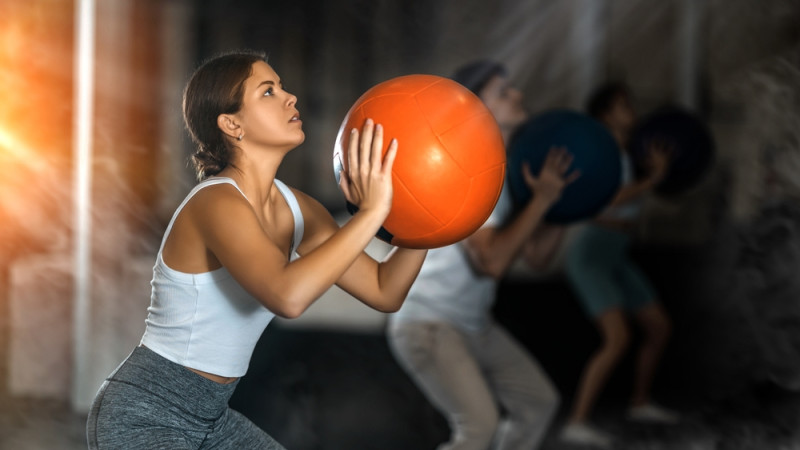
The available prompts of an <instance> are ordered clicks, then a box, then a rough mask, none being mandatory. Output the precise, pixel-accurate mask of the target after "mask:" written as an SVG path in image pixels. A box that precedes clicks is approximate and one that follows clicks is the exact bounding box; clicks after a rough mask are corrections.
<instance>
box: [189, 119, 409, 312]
mask: <svg viewBox="0 0 800 450" xmlns="http://www.w3.org/2000/svg"><path fill="white" fill-rule="evenodd" d="M373 132H374V134H373ZM373 137H374V139H373ZM382 146H383V131H382V128H381V127H380V126H377V127H373V124H372V121H367V124H366V125H365V126H364V128H363V134H362V136H361V137H359V133H358V132H357V131H355V130H353V132H352V134H351V138H350V144H349V146H348V158H349V161H350V162H351V164H350V166H349V169H348V172H347V173H346V174H343V176H342V177H341V178H342V179H343V180H344V181H343V190H344V191H345V196H346V197H347V198H348V200H349V201H351V202H352V203H353V204H356V205H358V206H359V211H358V212H357V213H356V214H355V215H353V217H352V219H351V220H350V221H349V222H348V223H346V224H345V225H344V226H343V227H342V228H341V229H339V230H337V231H336V232H335V233H333V234H331V235H330V236H329V237H328V238H327V239H325V240H324V242H321V243H320V244H319V245H318V246H317V247H316V248H314V249H313V250H311V251H309V252H308V253H307V254H305V255H304V256H303V258H299V259H297V260H295V261H292V262H289V261H287V257H286V254H285V253H284V251H283V250H281V247H280V246H279V245H278V244H277V243H276V242H277V241H276V238H275V237H273V236H269V235H268V233H267V232H265V231H264V227H263V226H262V224H261V222H259V220H258V218H257V216H256V214H255V212H254V211H253V208H252V207H251V206H250V204H249V203H248V202H247V201H246V200H245V199H244V198H243V197H242V196H241V195H239V194H238V193H237V192H235V190H234V189H233V188H232V187H231V188H230V189H204V191H208V192H205V193H203V191H201V192H200V193H198V195H197V196H196V197H198V201H200V202H202V203H201V205H202V207H198V208H193V209H194V210H195V211H198V212H200V216H199V217H195V218H194V223H196V224H197V226H198V228H199V229H200V233H201V235H202V237H203V241H204V242H205V244H206V246H207V248H208V250H209V251H210V252H211V253H212V254H213V255H214V256H215V257H216V258H217V259H218V260H219V262H220V263H221V264H222V265H223V266H224V267H226V268H227V269H228V271H229V272H230V273H231V275H232V276H233V277H234V278H235V279H236V280H237V281H238V282H239V283H240V284H241V285H242V287H243V288H244V289H245V290H247V291H248V292H249V293H251V294H252V295H253V296H254V297H256V298H257V299H258V300H259V301H261V302H262V303H263V304H264V305H266V306H267V308H269V309H270V310H271V311H272V312H274V313H275V314H277V315H280V316H283V317H289V318H291V317H297V316H299V315H300V314H301V313H302V312H303V311H305V310H306V309H307V308H308V307H309V306H310V305H311V303H313V302H314V301H315V300H316V299H317V298H319V296H321V295H322V294H323V293H324V292H325V291H326V290H327V289H328V288H330V287H331V286H332V285H333V284H334V283H335V282H336V281H337V280H338V279H339V278H340V277H341V276H342V275H343V274H344V272H345V271H346V270H347V269H348V268H349V267H350V266H351V265H352V264H353V262H354V261H355V260H356V259H357V258H358V257H359V256H360V255H362V253H363V250H364V248H366V246H367V244H368V243H369V242H370V240H371V238H372V236H374V235H375V233H376V232H377V231H378V229H379V228H380V226H381V225H382V224H383V221H384V220H385V219H386V216H387V215H388V213H389V209H390V207H391V198H392V179H391V178H392V177H391V169H392V164H393V163H394V158H395V155H396V153H397V142H396V141H392V143H391V144H390V145H389V149H388V150H387V152H386V155H385V156H383V157H382ZM200 194H205V195H203V196H202V197H201V196H200ZM303 212H304V214H306V211H303ZM324 215H327V217H328V218H329V220H332V219H331V218H330V215H329V214H327V212H325V214H324ZM324 215H323V214H321V213H320V212H319V211H317V210H312V211H310V214H309V217H308V219H309V221H310V222H311V223H315V221H317V220H320V219H319V217H318V216H324ZM304 241H305V239H304Z"/></svg>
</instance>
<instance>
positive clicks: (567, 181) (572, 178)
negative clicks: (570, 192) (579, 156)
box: [564, 169, 581, 185]
mask: <svg viewBox="0 0 800 450" xmlns="http://www.w3.org/2000/svg"><path fill="white" fill-rule="evenodd" d="M580 177H581V171H580V170H579V169H575V170H573V171H572V172H570V173H569V175H567V177H566V178H565V179H564V184H566V185H569V184H571V183H572V182H574V181H575V180H577V179H578V178H580Z"/></svg>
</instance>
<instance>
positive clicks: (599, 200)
mask: <svg viewBox="0 0 800 450" xmlns="http://www.w3.org/2000/svg"><path fill="white" fill-rule="evenodd" d="M552 147H566V149H567V151H568V152H570V153H571V154H572V156H573V161H572V165H571V166H570V168H569V171H568V172H567V173H569V172H571V171H573V170H575V169H578V170H580V172H581V176H580V177H579V178H578V179H577V180H575V181H574V182H573V183H572V184H570V185H568V186H567V187H566V188H565V189H564V191H563V192H562V194H561V198H560V199H559V201H558V202H556V203H555V204H554V205H553V206H552V207H551V208H550V210H549V211H548V213H547V215H546V216H545V220H547V221H548V222H551V223H561V224H565V223H570V222H575V221H578V220H582V219H587V218H591V217H593V216H594V215H596V214H597V213H599V212H600V211H601V210H602V209H603V208H605V207H606V206H607V205H608V203H609V202H610V201H611V199H612V198H613V197H614V194H616V192H617V190H618V189H619V187H620V178H621V176H622V163H621V160H620V152H619V147H618V146H617V142H616V141H615V140H614V137H613V136H612V135H611V133H610V132H609V131H608V129H607V128H606V127H605V126H604V125H603V124H601V123H600V122H598V121H597V120H595V119H593V118H591V117H589V116H587V115H585V114H582V113H579V112H575V111H571V110H551V111H547V112H545V113H542V114H539V115H537V116H535V117H533V118H531V119H530V120H528V121H527V122H526V123H524V124H523V125H522V126H521V127H520V128H519V129H518V130H517V132H516V133H515V134H514V136H513V137H512V139H511V144H510V146H509V157H508V183H509V188H510V189H511V194H512V196H513V199H514V203H515V204H516V205H517V206H518V207H521V206H522V205H524V204H526V203H527V202H528V201H529V200H530V198H531V191H530V189H529V188H528V186H527V185H526V184H525V179H524V177H523V174H522V166H523V163H524V162H527V163H528V164H529V166H530V169H531V173H533V174H534V175H538V174H539V171H540V170H541V167H542V164H543V163H544V159H545V157H546V156H547V152H548V151H549V150H550V148H552Z"/></svg>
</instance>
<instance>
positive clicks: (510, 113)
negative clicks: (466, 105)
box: [480, 75, 528, 130]
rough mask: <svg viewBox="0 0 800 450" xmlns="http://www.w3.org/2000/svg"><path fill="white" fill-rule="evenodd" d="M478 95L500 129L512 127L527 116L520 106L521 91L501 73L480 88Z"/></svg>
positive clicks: (520, 122)
mask: <svg viewBox="0 0 800 450" xmlns="http://www.w3.org/2000/svg"><path fill="white" fill-rule="evenodd" d="M480 97H481V100H483V103H484V104H485V105H486V107H487V108H489V111H491V112H492V115H494V118H495V120H497V123H498V125H500V128H501V129H506V130H509V129H514V128H516V127H517V126H519V125H520V124H522V122H524V121H525V120H526V119H527V118H528V112H527V111H525V108H524V107H523V106H522V92H520V91H519V90H518V89H516V88H514V87H512V86H511V84H510V83H509V80H508V78H506V77H504V76H502V75H495V76H493V77H492V78H491V79H490V80H489V81H488V82H487V83H486V85H485V86H484V87H483V89H481V92H480Z"/></svg>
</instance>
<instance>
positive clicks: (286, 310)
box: [262, 297, 309, 319]
mask: <svg viewBox="0 0 800 450" xmlns="http://www.w3.org/2000/svg"><path fill="white" fill-rule="evenodd" d="M262 303H263V304H264V305H265V306H266V307H267V309H269V310H270V311H271V312H272V313H273V314H275V315H276V316H278V317H281V318H283V319H297V318H298V317H300V316H301V315H302V314H303V313H304V312H305V310H306V309H308V306H309V305H308V304H306V303H305V302H301V301H299V300H298V299H293V298H291V297H286V298H271V299H269V300H265V301H262Z"/></svg>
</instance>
